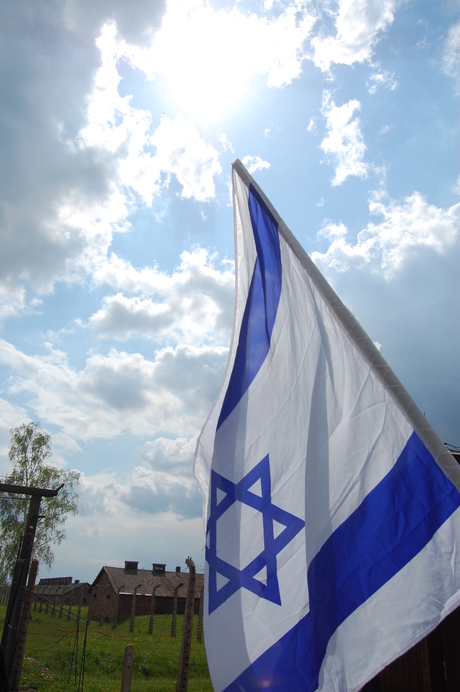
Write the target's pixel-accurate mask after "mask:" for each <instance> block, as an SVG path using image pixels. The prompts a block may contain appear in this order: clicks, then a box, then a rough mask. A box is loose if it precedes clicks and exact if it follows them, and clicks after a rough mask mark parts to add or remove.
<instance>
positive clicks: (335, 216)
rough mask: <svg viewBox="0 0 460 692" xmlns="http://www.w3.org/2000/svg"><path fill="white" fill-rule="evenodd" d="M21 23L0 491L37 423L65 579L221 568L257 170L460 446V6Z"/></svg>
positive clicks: (120, 8)
mask: <svg viewBox="0 0 460 692" xmlns="http://www.w3.org/2000/svg"><path fill="white" fill-rule="evenodd" d="M0 13H1V21H0V32H1V33H2V41H1V43H0V46H1V47H0V50H1V60H0V79H1V83H2V94H3V96H2V100H1V104H0V118H1V127H0V133H1V134H0V154H1V155H0V175H1V185H0V237H1V247H2V252H1V253H0V319H1V322H0V328H1V334H0V411H1V415H0V473H3V474H5V473H8V471H9V462H8V457H7V449H8V443H9V429H10V428H11V427H12V426H15V425H18V424H20V423H21V422H23V421H25V420H34V421H36V420H38V421H40V423H41V425H42V427H43V428H45V429H46V430H48V431H49V432H51V433H52V435H53V450H54V462H55V463H56V464H58V465H59V466H61V467H63V468H75V469H78V470H79V471H80V472H81V474H82V477H81V484H80V513H79V515H78V516H77V517H75V518H71V519H69V521H68V523H67V535H68V537H67V540H66V541H65V542H63V543H62V544H61V545H60V546H58V547H57V548H56V550H55V554H56V560H55V563H54V565H53V568H52V572H51V574H52V575H55V576H58V575H63V574H72V575H73V576H74V577H76V578H80V579H85V580H89V581H92V580H93V579H94V578H95V576H96V574H97V572H98V570H99V569H100V567H101V566H102V565H103V564H108V565H121V564H123V561H124V560H127V559H129V560H138V561H139V563H140V566H145V567H148V566H149V565H150V564H151V563H152V562H166V563H167V566H168V568H169V569H174V567H175V565H176V564H177V565H179V564H181V565H183V564H184V560H185V557H186V556H187V555H191V556H192V557H193V558H194V560H195V562H196V564H197V565H199V566H202V565H204V553H203V552H201V551H202V547H203V533H202V520H201V497H200V494H199V491H198V488H197V486H196V483H195V481H194V479H193V475H192V463H193V453H194V446H195V443H196V438H197V435H198V433H199V431H200V429H201V426H202V424H203V423H204V420H205V418H206V415H207V413H208V411H209V409H210V407H211V405H212V402H213V400H214V397H215V396H216V394H217V391H218V388H219V385H220V381H221V378H222V375H223V371H224V368H225V364H226V359H227V352H228V346H229V342H230V335H231V325H232V318H233V291H234V267H233V213H232V209H231V206H230V189H229V184H230V177H231V163H232V161H233V160H234V159H235V158H237V157H238V158H240V159H241V160H242V161H243V162H244V163H245V165H246V166H247V168H248V169H249V171H250V172H252V173H253V175H254V177H255V178H256V180H257V182H258V183H259V184H260V186H261V187H262V189H263V190H264V192H265V193H266V194H267V196H268V197H269V199H270V200H271V201H272V203H273V204H274V206H275V207H276V208H277V210H278V212H279V213H280V215H281V216H282V217H283V218H284V220H285V221H286V223H287V224H288V226H289V227H290V228H291V230H292V232H293V233H294V234H295V235H296V236H297V238H298V239H299V241H300V242H301V243H302V245H303V246H304V248H305V249H306V251H307V252H308V253H309V254H310V255H311V256H312V258H313V260H314V261H315V262H316V264H317V265H318V266H319V268H320V269H321V271H322V272H323V273H324V274H325V276H326V278H327V279H328V280H329V281H330V283H331V284H332V286H333V287H334V288H335V290H336V291H337V293H338V294H339V296H340V297H341V298H342V300H343V301H344V302H345V303H346V305H347V306H348V307H349V308H350V309H351V310H352V312H353V313H354V314H355V316H356V317H357V318H358V320H359V321H360V322H361V324H362V325H363V327H364V328H365V329H366V331H367V332H368V334H369V336H370V337H371V338H372V339H373V340H374V341H375V342H377V343H378V344H380V347H381V352H382V354H383V356H384V357H385V358H386V360H387V361H388V362H389V364H390V365H391V367H392V368H393V370H394V371H395V373H396V374H397V376H398V377H399V378H400V379H401V380H402V382H403V384H404V385H405V386H406V388H407V389H408V391H409V392H410V394H411V395H412V396H413V398H414V399H415V401H416V403H417V404H418V406H419V408H420V409H421V410H422V411H423V412H424V413H425V414H426V416H427V418H428V419H429V420H430V422H431V424H432V425H433V427H434V428H435V429H436V431H437V432H438V433H439V435H440V436H441V438H442V439H444V440H445V441H447V442H449V443H451V444H456V445H459V444H460V436H459V430H460V426H459V423H460V421H459V418H460V416H459V410H460V407H459V404H460V401H459V398H460V397H459V383H460V359H459V357H458V343H459V337H460V333H459V332H460V328H459V325H460V319H459V317H460V315H459V299H458V267H459V265H460V262H459V260H460V157H459V153H460V146H459V144H460V142H459V139H460V118H459V113H460V109H459V95H460V3H459V2H458V0H445V1H443V0H440V1H438V2H436V3H435V2H428V1H424V0H417V1H415V0H399V1H398V0H327V1H323V2H320V1H319V0H318V1H313V0H311V1H310V0H307V1H302V0H296V1H290V0H265V2H264V3H263V2H251V1H250V0H247V1H245V2H243V1H241V2H227V1H225V0H223V1H222V2H217V1H215V2H209V3H208V4H206V3H204V2H202V1H201V0H183V1H180V0H169V1H168V2H166V1H159V0H131V2H129V3H127V2H126V1H124V0H114V1H113V2H106V1H105V0H99V1H97V2H94V1H92V2H90V1H89V0H35V1H34V2H26V3H3V5H2V9H1V10H0ZM42 576H46V571H45V570H44V569H43V570H42Z"/></svg>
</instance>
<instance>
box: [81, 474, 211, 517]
mask: <svg viewBox="0 0 460 692" xmlns="http://www.w3.org/2000/svg"><path fill="white" fill-rule="evenodd" d="M173 464H174V462H170V465H173ZM167 466H168V464H167V463H165V464H164V467H165V468H167ZM191 469H192V463H191V462H190V463H189V464H188V469H187V468H181V469H180V473H177V469H173V473H170V472H168V471H166V470H161V471H159V470H154V469H151V468H146V467H145V466H136V467H135V468H134V469H133V470H132V472H131V473H130V474H128V476H127V477H126V479H125V480H124V481H123V482H122V481H121V480H120V478H119V477H117V476H116V475H115V474H114V473H111V472H103V473H100V474H95V475H93V476H88V475H86V474H82V475H81V478H80V484H79V496H80V501H79V514H80V515H81V516H82V517H86V516H89V515H93V516H94V515H100V514H103V515H105V516H110V517H116V516H122V515H125V514H126V513H127V509H128V508H129V509H130V510H131V511H134V512H138V511H141V512H143V513H146V514H164V513H166V512H171V513H173V514H175V515H176V516H179V517H182V518H184V517H186V518H191V517H198V516H200V515H201V513H202V498H201V495H200V492H199V490H198V486H197V484H196V481H195V480H194V478H193V477H192V473H191Z"/></svg>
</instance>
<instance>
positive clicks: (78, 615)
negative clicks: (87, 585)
mask: <svg viewBox="0 0 460 692" xmlns="http://www.w3.org/2000/svg"><path fill="white" fill-rule="evenodd" d="M82 603H83V586H82V587H80V598H79V601H78V612H77V620H78V622H80V615H81V606H82Z"/></svg>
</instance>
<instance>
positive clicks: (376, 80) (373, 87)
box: [367, 70, 398, 94]
mask: <svg viewBox="0 0 460 692" xmlns="http://www.w3.org/2000/svg"><path fill="white" fill-rule="evenodd" d="M397 86H398V82H397V81H396V79H395V73H394V72H389V71H388V70H379V71H378V72H374V73H373V74H371V76H370V77H369V79H368V81H367V88H368V90H369V93H370V94H375V93H377V91H378V89H379V88H380V87H385V88H386V89H390V91H394V90H395V89H396V87H397Z"/></svg>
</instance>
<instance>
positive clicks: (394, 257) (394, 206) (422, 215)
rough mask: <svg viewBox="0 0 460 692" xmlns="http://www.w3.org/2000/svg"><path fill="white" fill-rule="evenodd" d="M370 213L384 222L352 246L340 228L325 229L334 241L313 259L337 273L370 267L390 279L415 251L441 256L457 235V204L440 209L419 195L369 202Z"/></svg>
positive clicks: (370, 227)
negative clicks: (397, 199)
mask: <svg viewBox="0 0 460 692" xmlns="http://www.w3.org/2000/svg"><path fill="white" fill-rule="evenodd" d="M369 212H370V214H371V215H374V216H380V217H383V221H381V222H380V223H377V224H374V223H372V222H370V223H369V224H368V225H367V227H366V228H365V229H363V230H362V231H360V232H359V233H358V235H357V239H356V242H355V243H354V244H353V243H352V242H348V241H347V239H346V235H347V233H346V228H345V226H344V225H343V224H339V225H338V226H335V225H330V226H326V227H325V229H323V232H322V233H323V235H325V236H326V237H329V238H333V240H332V243H331V245H330V246H329V248H328V250H327V251H326V252H325V253H320V252H314V253H312V259H313V260H314V261H315V262H316V263H318V264H319V265H321V266H323V267H324V268H332V269H335V270H336V271H338V272H346V271H348V270H350V269H351V268H352V267H356V266H358V267H360V266H361V267H363V266H370V267H371V268H372V269H373V270H374V271H381V272H383V274H384V276H385V277H386V278H387V279H390V278H391V277H392V276H393V275H394V274H395V273H396V272H397V271H398V270H399V269H400V268H401V267H402V265H403V263H404V262H405V260H406V259H407V258H408V257H409V256H410V255H411V254H413V253H414V252H416V251H417V249H418V248H428V249H431V250H432V251H434V252H436V253H438V254H444V253H445V252H447V251H448V250H449V248H451V247H452V246H453V245H454V244H455V243H456V242H457V240H458V237H459V234H460V204H456V205H454V206H452V207H450V208H448V209H440V208H439V207H436V206H434V205H432V204H428V202H427V201H426V200H425V199H424V198H423V197H422V195H420V193H418V192H414V193H413V194H412V195H410V197H407V198H406V199H405V200H404V201H403V202H402V203H400V204H398V203H397V202H395V201H391V200H390V201H389V202H388V203H386V204H385V203H384V202H382V201H381V200H379V199H376V200H374V201H371V203H370V204H369Z"/></svg>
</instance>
